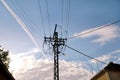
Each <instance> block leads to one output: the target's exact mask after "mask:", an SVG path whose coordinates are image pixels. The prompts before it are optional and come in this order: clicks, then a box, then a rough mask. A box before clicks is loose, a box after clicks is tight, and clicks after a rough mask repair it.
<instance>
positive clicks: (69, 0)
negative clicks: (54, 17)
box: [67, 0, 71, 31]
mask: <svg viewBox="0 0 120 80" xmlns="http://www.w3.org/2000/svg"><path fill="white" fill-rule="evenodd" d="M70 6H71V0H68V14H67V31H68V26H69V18H70V8H71V7H70Z"/></svg>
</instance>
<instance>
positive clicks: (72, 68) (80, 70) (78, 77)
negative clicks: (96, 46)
mask: <svg viewBox="0 0 120 80" xmlns="http://www.w3.org/2000/svg"><path fill="white" fill-rule="evenodd" d="M28 52H30V51H28ZM28 52H26V53H28ZM11 58H12V61H11V64H10V71H11V72H12V73H13V76H14V77H15V79H16V80H53V59H36V58H35V56H34V54H33V55H32V54H30V53H29V54H26V55H24V54H13V55H12V57H11ZM87 66H88V65H87ZM59 67H60V79H61V80H74V79H75V80H89V79H90V78H91V76H93V75H92V74H91V71H90V70H89V69H87V68H85V65H84V63H82V62H74V61H69V62H68V61H65V60H60V65H59Z"/></svg>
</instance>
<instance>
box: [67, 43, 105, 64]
mask: <svg viewBox="0 0 120 80" xmlns="http://www.w3.org/2000/svg"><path fill="white" fill-rule="evenodd" d="M65 46H66V47H68V48H69V49H72V50H73V51H76V52H78V53H80V54H82V55H84V56H86V57H88V58H90V59H94V60H95V61H97V62H101V63H103V64H107V63H105V62H103V61H101V60H98V59H96V58H93V57H91V56H89V55H86V54H84V53H82V52H80V51H78V50H76V49H74V48H72V47H70V46H68V45H65Z"/></svg>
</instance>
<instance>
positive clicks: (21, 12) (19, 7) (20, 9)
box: [10, 0, 43, 37]
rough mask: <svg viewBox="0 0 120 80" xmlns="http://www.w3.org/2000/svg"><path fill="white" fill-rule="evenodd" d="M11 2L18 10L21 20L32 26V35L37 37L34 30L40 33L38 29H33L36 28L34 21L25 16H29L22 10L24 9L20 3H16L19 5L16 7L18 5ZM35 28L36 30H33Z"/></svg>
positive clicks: (30, 28)
mask: <svg viewBox="0 0 120 80" xmlns="http://www.w3.org/2000/svg"><path fill="white" fill-rule="evenodd" d="M10 2H11V4H12V5H13V7H14V8H15V9H16V10H17V12H18V13H19V17H20V18H21V19H23V20H24V21H25V22H27V23H28V24H29V25H30V26H29V30H30V32H31V33H32V34H34V35H36V33H35V31H33V30H34V29H35V30H36V31H39V30H38V28H36V27H33V26H36V25H35V24H33V22H32V20H31V19H30V18H29V17H26V16H25V15H27V14H26V13H25V11H24V10H23V9H22V7H21V6H20V5H19V3H18V2H17V1H16V3H17V6H16V4H14V3H13V1H12V0H11V1H10ZM33 28H34V29H33ZM40 37H43V36H42V35H40Z"/></svg>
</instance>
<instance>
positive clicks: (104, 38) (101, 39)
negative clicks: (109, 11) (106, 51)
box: [74, 25, 120, 45]
mask: <svg viewBox="0 0 120 80" xmlns="http://www.w3.org/2000/svg"><path fill="white" fill-rule="evenodd" d="M97 28H100V27H97ZM97 28H92V29H88V30H85V31H83V32H80V33H77V34H74V36H77V35H81V34H84V33H87V32H89V31H92V30H95V29H97ZM119 30H120V29H119V28H118V27H117V26H115V25H111V26H108V27H104V28H101V29H99V30H96V31H93V32H91V33H88V34H85V35H81V36H78V37H80V38H88V37H93V36H96V37H97V38H96V39H94V40H92V42H94V43H100V44H101V45H104V44H105V43H106V42H108V41H110V40H112V39H115V38H117V37H120V35H119Z"/></svg>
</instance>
